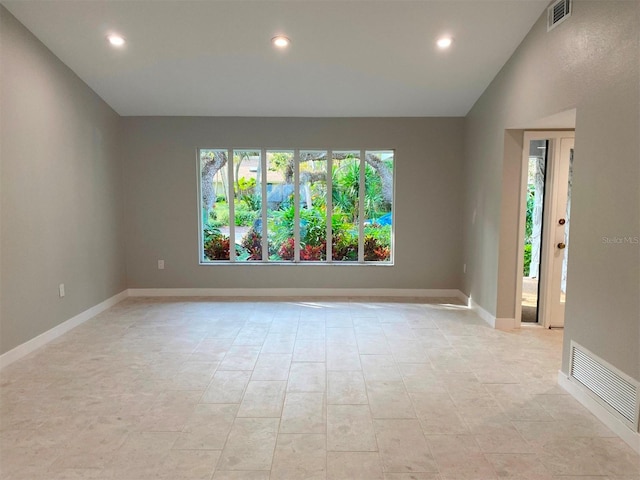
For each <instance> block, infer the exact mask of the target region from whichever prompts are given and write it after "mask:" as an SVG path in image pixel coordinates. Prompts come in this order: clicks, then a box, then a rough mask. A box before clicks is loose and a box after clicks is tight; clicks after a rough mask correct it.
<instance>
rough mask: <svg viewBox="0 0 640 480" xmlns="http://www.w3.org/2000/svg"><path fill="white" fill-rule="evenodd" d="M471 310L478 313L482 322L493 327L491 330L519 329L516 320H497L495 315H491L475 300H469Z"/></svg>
mask: <svg viewBox="0 0 640 480" xmlns="http://www.w3.org/2000/svg"><path fill="white" fill-rule="evenodd" d="M469 308H471V310H473V311H474V312H476V313H477V314H478V316H479V317H480V318H481V319H482V320H484V321H485V322H487V323H488V324H489V326H491V328H495V329H497V330H513V329H514V328H517V324H516V319H515V318H496V316H495V315H491V314H490V313H489V312H487V311H486V310H485V309H484V308H482V307H481V306H480V305H478V304H477V303H476V302H474V301H473V298H470V299H469Z"/></svg>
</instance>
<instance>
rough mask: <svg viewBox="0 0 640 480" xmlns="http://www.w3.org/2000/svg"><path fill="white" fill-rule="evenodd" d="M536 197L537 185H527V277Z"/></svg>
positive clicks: (524, 273) (525, 262)
mask: <svg viewBox="0 0 640 480" xmlns="http://www.w3.org/2000/svg"><path fill="white" fill-rule="evenodd" d="M534 199H535V185H533V184H529V185H528V186H527V212H526V217H525V228H524V271H523V272H522V273H523V275H524V276H525V277H528V276H529V272H530V265H531V235H532V234H533V206H534Z"/></svg>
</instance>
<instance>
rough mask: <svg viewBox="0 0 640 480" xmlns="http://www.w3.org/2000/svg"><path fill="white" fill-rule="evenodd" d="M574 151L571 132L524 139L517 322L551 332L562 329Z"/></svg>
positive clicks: (534, 134)
mask: <svg viewBox="0 0 640 480" xmlns="http://www.w3.org/2000/svg"><path fill="white" fill-rule="evenodd" d="M573 146H574V132H573V131H555V132H525V136H524V151H523V164H522V167H523V168H522V185H521V188H522V197H521V199H522V201H521V220H520V249H519V252H520V254H519V255H520V258H519V262H518V276H522V277H523V278H522V281H521V282H519V283H518V285H517V302H516V319H517V320H520V321H523V322H526V321H529V322H535V323H538V324H539V325H542V326H544V327H547V328H551V327H562V326H564V305H565V300H566V278H567V277H566V265H567V255H568V251H569V249H568V246H569V224H570V215H569V214H570V205H571V201H570V198H571V195H570V192H571V171H572V161H573ZM525 245H526V252H527V254H526V255H525ZM525 257H527V258H526V259H525Z"/></svg>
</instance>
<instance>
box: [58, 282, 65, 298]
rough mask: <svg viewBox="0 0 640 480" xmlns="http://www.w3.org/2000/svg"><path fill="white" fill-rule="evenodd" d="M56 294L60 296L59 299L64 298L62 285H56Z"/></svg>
mask: <svg viewBox="0 0 640 480" xmlns="http://www.w3.org/2000/svg"><path fill="white" fill-rule="evenodd" d="M58 293H59V294H60V298H62V297H64V283H61V284H60V285H58Z"/></svg>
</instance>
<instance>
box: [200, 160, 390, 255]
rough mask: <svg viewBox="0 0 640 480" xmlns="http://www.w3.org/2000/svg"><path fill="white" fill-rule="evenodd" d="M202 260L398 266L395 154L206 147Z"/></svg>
mask: <svg viewBox="0 0 640 480" xmlns="http://www.w3.org/2000/svg"><path fill="white" fill-rule="evenodd" d="M198 172H199V200H200V210H201V219H200V262H201V263H203V264H215V263H220V262H226V263H245V264H246V263H304V264H310V263H316V264H332V263H333V264H347V265H348V264H364V263H375V264H391V263H392V260H393V185H394V182H393V178H394V152H393V151H392V150H334V151H330V150H329V151H327V150H293V149H289V150H287V149H282V150H275V149H274V150H271V149H217V148H212V149H200V150H199V152H198Z"/></svg>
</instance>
